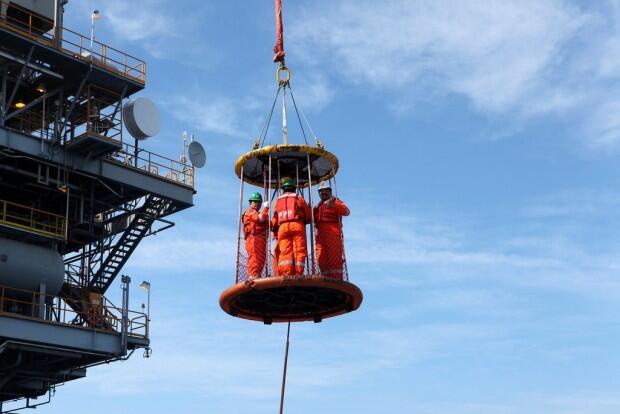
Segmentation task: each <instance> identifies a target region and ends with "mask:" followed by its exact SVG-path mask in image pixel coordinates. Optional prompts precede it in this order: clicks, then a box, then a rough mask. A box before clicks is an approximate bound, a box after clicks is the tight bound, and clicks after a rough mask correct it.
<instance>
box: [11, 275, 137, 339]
mask: <svg viewBox="0 0 620 414" xmlns="http://www.w3.org/2000/svg"><path fill="white" fill-rule="evenodd" d="M81 307H82V308H83V309H84V311H82V312H79V311H76V310H75V309H74V308H73V307H72V306H71V305H70V304H69V303H68V302H67V301H66V300H64V299H62V298H60V297H57V296H52V295H42V294H40V293H38V292H35V291H30V290H24V289H17V288H10V287H6V286H0V315H10V316H18V317H22V318H28V319H33V320H37V321H41V322H46V323H53V324H61V325H67V326H71V327H79V328H85V329H98V330H104V331H112V332H115V333H121V331H122V326H121V324H122V320H123V310H122V309H121V308H119V307H117V306H115V305H114V304H112V302H110V301H109V300H108V299H107V298H105V297H104V296H101V301H100V302H98V303H92V302H89V301H88V300H86V299H85V300H83V301H81ZM128 315H129V317H128V321H127V323H128V326H127V328H128V329H127V331H128V333H129V335H131V336H135V337H142V338H146V337H147V334H148V318H147V315H146V314H145V313H143V312H136V311H128Z"/></svg>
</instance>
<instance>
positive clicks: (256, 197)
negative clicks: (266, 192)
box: [248, 191, 263, 203]
mask: <svg viewBox="0 0 620 414" xmlns="http://www.w3.org/2000/svg"><path fill="white" fill-rule="evenodd" d="M248 201H258V202H259V203H262V202H263V196H261V195H260V193H259V192H257V191H254V192H253V193H252V194H251V195H250V198H249V200H248Z"/></svg>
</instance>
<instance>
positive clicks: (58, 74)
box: [0, 50, 65, 80]
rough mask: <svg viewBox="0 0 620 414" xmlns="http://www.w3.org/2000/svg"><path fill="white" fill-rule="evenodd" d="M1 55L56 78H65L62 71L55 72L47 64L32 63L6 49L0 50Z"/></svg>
mask: <svg viewBox="0 0 620 414" xmlns="http://www.w3.org/2000/svg"><path fill="white" fill-rule="evenodd" d="M0 57H3V58H6V59H9V60H12V61H13V62H17V63H20V64H22V65H26V66H28V67H29V68H30V69H34V70H36V71H38V72H41V73H45V74H46V75H49V76H52V77H54V78H56V79H60V80H62V79H64V78H65V77H64V76H62V75H61V74H60V73H57V72H54V71H52V70H50V69H48V68H46V67H45V66H41V65H37V64H36V63H32V62H26V60H24V59H22V58H20V57H17V56H15V55H12V54H10V53H8V52H6V51H4V50H0Z"/></svg>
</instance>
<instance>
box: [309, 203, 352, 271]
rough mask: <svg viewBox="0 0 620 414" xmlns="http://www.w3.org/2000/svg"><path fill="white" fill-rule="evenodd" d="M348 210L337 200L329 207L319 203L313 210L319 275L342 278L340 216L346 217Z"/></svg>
mask: <svg viewBox="0 0 620 414" xmlns="http://www.w3.org/2000/svg"><path fill="white" fill-rule="evenodd" d="M349 213H350V211H349V208H348V207H347V206H346V205H345V204H344V203H343V202H342V201H341V200H339V199H337V198H335V199H334V200H333V201H332V205H331V207H328V206H327V202H324V201H321V202H319V204H318V205H317V206H316V207H315V208H314V225H315V226H316V255H317V259H318V262H319V268H320V269H321V274H322V275H324V276H329V277H336V278H342V273H343V264H344V263H343V257H344V255H343V246H342V224H341V220H342V216H348V215H349Z"/></svg>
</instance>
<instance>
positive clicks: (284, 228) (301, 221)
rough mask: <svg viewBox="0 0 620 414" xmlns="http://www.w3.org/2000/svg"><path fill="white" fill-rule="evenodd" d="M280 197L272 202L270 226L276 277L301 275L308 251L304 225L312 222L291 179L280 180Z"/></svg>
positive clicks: (309, 211) (304, 203)
mask: <svg viewBox="0 0 620 414" xmlns="http://www.w3.org/2000/svg"><path fill="white" fill-rule="evenodd" d="M280 187H282V191H283V193H282V194H281V195H280V196H279V197H278V199H277V200H276V204H275V206H274V212H273V218H272V219H271V224H272V226H273V227H274V228H276V227H277V228H278V236H277V237H278V242H277V244H276V249H277V252H278V256H279V258H278V267H277V274H278V275H280V276H292V275H303V274H304V268H305V266H306V257H307V256H308V248H307V244H306V224H307V223H308V222H309V221H310V219H311V218H312V216H311V214H312V212H311V210H310V207H308V204H307V203H306V201H305V200H304V198H303V197H302V196H301V195H297V194H296V193H295V183H294V182H293V180H292V179H291V178H283V179H282V181H281V183H280Z"/></svg>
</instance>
